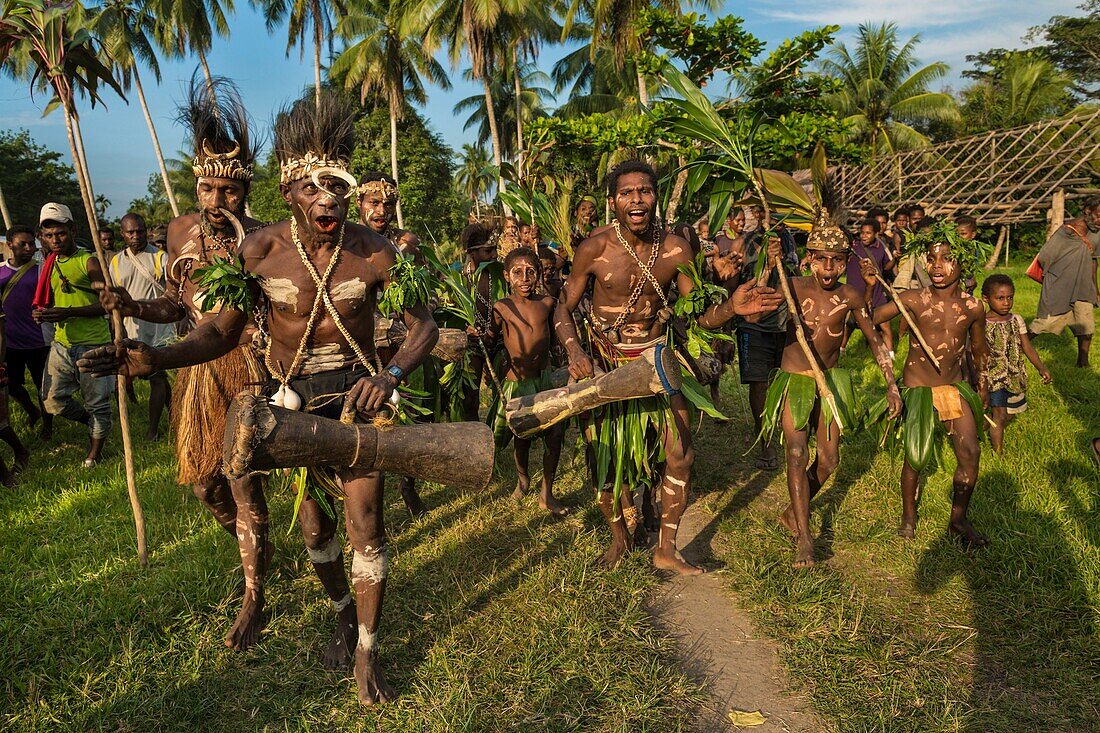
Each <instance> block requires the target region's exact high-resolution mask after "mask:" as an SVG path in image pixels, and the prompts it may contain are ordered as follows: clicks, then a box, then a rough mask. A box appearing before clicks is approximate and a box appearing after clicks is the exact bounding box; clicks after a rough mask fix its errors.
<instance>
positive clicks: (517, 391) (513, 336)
mask: <svg viewBox="0 0 1100 733" xmlns="http://www.w3.org/2000/svg"><path fill="white" fill-rule="evenodd" d="M540 270H541V265H540V263H539V257H538V255H537V254H535V251H534V250H533V249H531V248H529V247H517V248H516V249H514V250H512V251H511V252H509V253H508V256H507V257H505V258H504V279H505V280H506V281H507V283H508V287H509V289H510V290H511V293H512V294H511V295H509V296H507V297H506V298H503V299H501V300H498V301H497V302H496V304H495V305H494V306H493V317H492V321H491V322H490V324H489V333H488V340H489V341H490V342H492V341H496V339H497V338H501V339H502V340H503V341H504V349H505V351H507V352H508V362H509V367H508V372H507V374H505V375H504V380H503V382H502V383H501V388H502V391H503V393H504V394H502V395H501V397H500V400H499V402H500V410H499V412H498V413H497V420H496V424H495V425H494V431H495V432H496V437H497V448H498V449H499V448H501V447H503V446H505V445H507V444H508V440H509V438H512V437H513V436H512V433H511V431H510V430H509V429H508V423H507V421H506V420H505V418H504V404H505V403H506V402H507V401H508V400H509V399H512V398H513V397H521V396H525V395H530V394H535V393H536V392H541V391H543V390H546V389H550V345H551V342H552V341H553V329H554V327H553V318H554V308H555V306H557V301H556V300H555V299H554V298H552V297H550V296H549V295H543V294H540V293H539V292H538V288H537V284H538V283H539V281H540V279H541V278H542V273H541V272H540ZM567 424H568V423H566V422H563V423H558V424H557V425H555V426H553V427H552V428H550V429H549V430H546V431H545V432H543V433H542V435H541V436H540V437H541V438H542V440H543V447H544V453H543V457H542V489H541V490H540V491H539V506H541V507H542V508H543V509H545V510H547V511H548V512H550V513H551V514H553V515H554V516H556V517H562V516H565V515H566V514H568V513H569V510H568V509H567V508H566V507H565V506H564V505H563V504H562V503H561V502H559V501H558V500H557V499H555V498H554V475H555V474H556V473H557V471H558V459H559V458H561V446H562V443H563V441H564V440H565V426H566V425H567ZM532 442H534V441H532V440H528V439H524V438H519V437H516V438H515V457H516V474H518V479H517V481H516V490H515V492H514V494H513V496H515V498H516V499H517V500H519V499H522V498H523V497H524V495H525V494H526V493H527V489H528V487H529V486H530V485H531V477H530V475H529V471H528V465H529V463H530V457H531V443H532Z"/></svg>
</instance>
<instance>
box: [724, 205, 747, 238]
mask: <svg viewBox="0 0 1100 733" xmlns="http://www.w3.org/2000/svg"><path fill="white" fill-rule="evenodd" d="M743 231H745V212H744V211H743V210H741V209H738V210H737V211H735V212H733V213H732V214H730V215H729V216H727V217H726V232H728V233H729V234H732V235H733V236H735V237H736V236H738V235H740V234H741V233H742V232H743Z"/></svg>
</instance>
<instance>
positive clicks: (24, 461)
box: [13, 451, 31, 473]
mask: <svg viewBox="0 0 1100 733" xmlns="http://www.w3.org/2000/svg"><path fill="white" fill-rule="evenodd" d="M30 462H31V454H30V453H27V452H26V451H24V452H23V453H16V454H15V465H14V466H13V468H14V469H15V473H20V472H21V471H24V470H26V468H27V466H29V465H30Z"/></svg>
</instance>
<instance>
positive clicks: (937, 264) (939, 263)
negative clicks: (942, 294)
mask: <svg viewBox="0 0 1100 733" xmlns="http://www.w3.org/2000/svg"><path fill="white" fill-rule="evenodd" d="M925 262H926V263H927V265H928V277H929V278H930V279H931V280H932V287H934V288H939V289H943V288H949V287H951V286H952V285H954V284H955V283H957V282H958V281H959V274H960V273H961V268H960V267H959V263H958V262H956V261H955V258H954V257H952V256H951V248H950V247H948V246H947V245H946V244H934V245H932V246H931V247H929V249H928V254H927V255H926V256H925Z"/></svg>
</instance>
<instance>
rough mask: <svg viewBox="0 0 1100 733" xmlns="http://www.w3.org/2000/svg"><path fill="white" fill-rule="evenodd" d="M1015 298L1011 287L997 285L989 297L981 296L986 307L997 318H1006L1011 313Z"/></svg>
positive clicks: (1014, 290)
mask: <svg viewBox="0 0 1100 733" xmlns="http://www.w3.org/2000/svg"><path fill="white" fill-rule="evenodd" d="M1015 297H1016V289H1015V288H1014V287H1012V286H1011V285H998V286H997V287H995V288H993V292H991V293H990V294H989V295H985V296H982V298H983V300H985V304H986V306H987V307H988V308H989V310H991V311H993V312H994V313H996V314H997V315H999V316H1007V315H1008V314H1009V313H1011V312H1012V301H1013V300H1014V299H1015Z"/></svg>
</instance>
